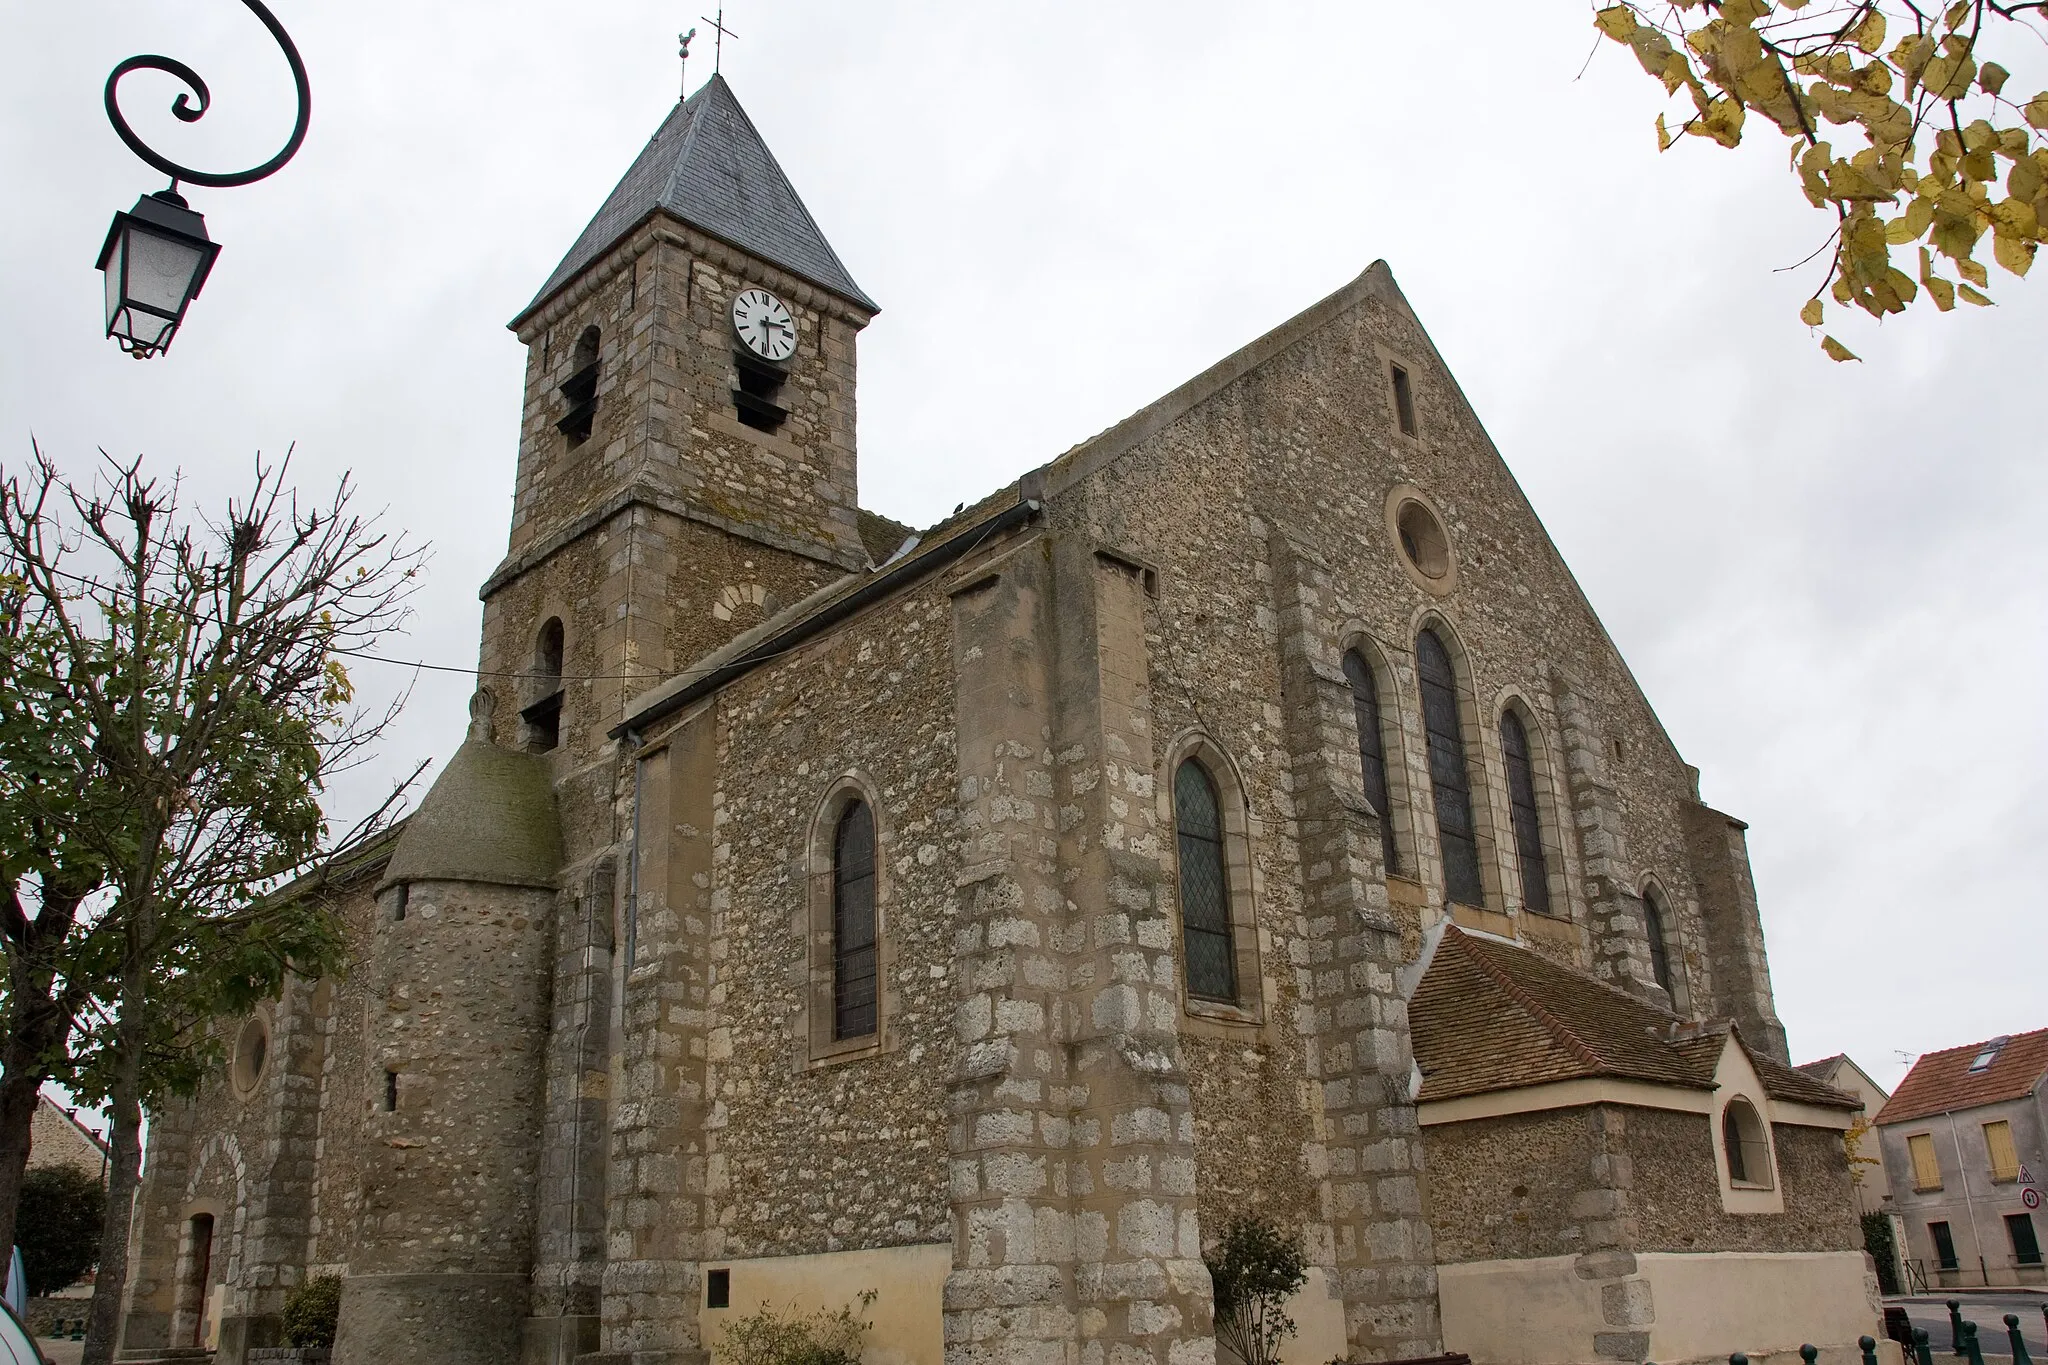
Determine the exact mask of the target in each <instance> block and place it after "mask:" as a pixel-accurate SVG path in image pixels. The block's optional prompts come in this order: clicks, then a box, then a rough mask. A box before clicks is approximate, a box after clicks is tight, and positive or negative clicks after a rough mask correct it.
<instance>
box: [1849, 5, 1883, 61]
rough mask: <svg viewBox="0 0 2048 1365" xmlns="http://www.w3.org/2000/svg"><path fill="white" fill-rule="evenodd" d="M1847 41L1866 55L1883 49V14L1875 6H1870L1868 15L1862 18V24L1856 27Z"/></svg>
mask: <svg viewBox="0 0 2048 1365" xmlns="http://www.w3.org/2000/svg"><path fill="white" fill-rule="evenodd" d="M1849 41H1850V42H1852V43H1854V44H1856V46H1858V47H1860V48H1862V49H1863V50H1864V51H1865V52H1866V53H1870V52H1876V51H1877V50H1878V49H1879V48H1881V47H1883V46H1884V12H1883V11H1882V10H1880V9H1878V8H1877V6H1875V5H1872V6H1871V7H1870V13H1869V14H1867V15H1865V16H1864V18H1863V22H1862V23H1860V24H1858V25H1856V29H1855V31H1854V32H1852V33H1851V34H1850V35H1849Z"/></svg>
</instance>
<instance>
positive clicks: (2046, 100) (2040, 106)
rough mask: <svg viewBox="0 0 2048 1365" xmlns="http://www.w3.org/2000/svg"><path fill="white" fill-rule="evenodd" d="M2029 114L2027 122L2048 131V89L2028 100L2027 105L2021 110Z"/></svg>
mask: <svg viewBox="0 0 2048 1365" xmlns="http://www.w3.org/2000/svg"><path fill="white" fill-rule="evenodd" d="M2020 112H2021V113H2023V114H2025V115H2026V116H2027V122H2028V123H2030V124H2032V125H2033V126H2034V127H2036V128H2039V129H2041V130H2043V131H2044V132H2048V90H2043V91H2042V92H2041V93H2040V94H2038V95H2036V96H2034V98H2032V99H2030V100H2028V101H2027V107H2026V108H2024V109H2022V110H2021V111H2020Z"/></svg>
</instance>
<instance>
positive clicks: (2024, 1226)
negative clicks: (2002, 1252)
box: [2005, 1213, 2041, 1265]
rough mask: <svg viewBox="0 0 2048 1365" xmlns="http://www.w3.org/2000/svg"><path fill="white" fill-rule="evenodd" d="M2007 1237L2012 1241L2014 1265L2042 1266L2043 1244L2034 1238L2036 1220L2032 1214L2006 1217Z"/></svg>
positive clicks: (2012, 1214) (2009, 1214) (2008, 1215)
mask: <svg viewBox="0 0 2048 1365" xmlns="http://www.w3.org/2000/svg"><path fill="white" fill-rule="evenodd" d="M2005 1235H2006V1236H2007V1237H2008V1238H2009V1239H2011V1241H2012V1263H2013V1264H2014V1265H2039V1264H2041V1244H2040V1242H2038V1241H2036V1240H2035V1238H2034V1219H2033V1216H2032V1215H2031V1214H2025V1213H2008V1214H2007V1215H2005Z"/></svg>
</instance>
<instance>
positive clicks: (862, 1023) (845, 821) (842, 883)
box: [832, 801, 877, 1040]
mask: <svg viewBox="0 0 2048 1365" xmlns="http://www.w3.org/2000/svg"><path fill="white" fill-rule="evenodd" d="M875 949H876V936H875V819H874V814H873V813H872V812H871V811H869V809H868V806H867V803H866V802H865V801H856V802H854V803H853V804H852V805H850V806H848V807H847V808H846V812H845V814H843V815H841V816H840V817H839V828H838V829H837V830H835V831H834V832H833V836H832V1036H833V1038H834V1039H835V1040H837V1039H844V1038H865V1037H867V1036H869V1035H870V1034H872V1033H873V1032H874V1031H875V977H876V967H877V963H876V951H875Z"/></svg>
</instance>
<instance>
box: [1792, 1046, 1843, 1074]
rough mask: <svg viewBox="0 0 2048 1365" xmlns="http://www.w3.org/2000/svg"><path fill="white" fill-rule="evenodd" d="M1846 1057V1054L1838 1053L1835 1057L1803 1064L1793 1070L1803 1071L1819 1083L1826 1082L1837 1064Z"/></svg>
mask: <svg viewBox="0 0 2048 1365" xmlns="http://www.w3.org/2000/svg"><path fill="white" fill-rule="evenodd" d="M1844 1055H1846V1054H1844V1053H1840V1052H1837V1053H1836V1054H1835V1055H1834V1056H1832V1057H1823V1058H1821V1059H1820V1060H1819V1061H1817V1062H1801V1063H1800V1064H1799V1065H1797V1066H1795V1067H1793V1068H1792V1069H1793V1070H1794V1071H1803V1072H1805V1073H1806V1074H1807V1075H1809V1076H1811V1077H1813V1078H1814V1079H1815V1080H1817V1081H1824V1080H1826V1079H1827V1078H1828V1073H1829V1072H1831V1071H1833V1070H1834V1069H1835V1063H1836V1062H1839V1061H1841V1060H1842V1058H1843V1057H1844Z"/></svg>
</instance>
